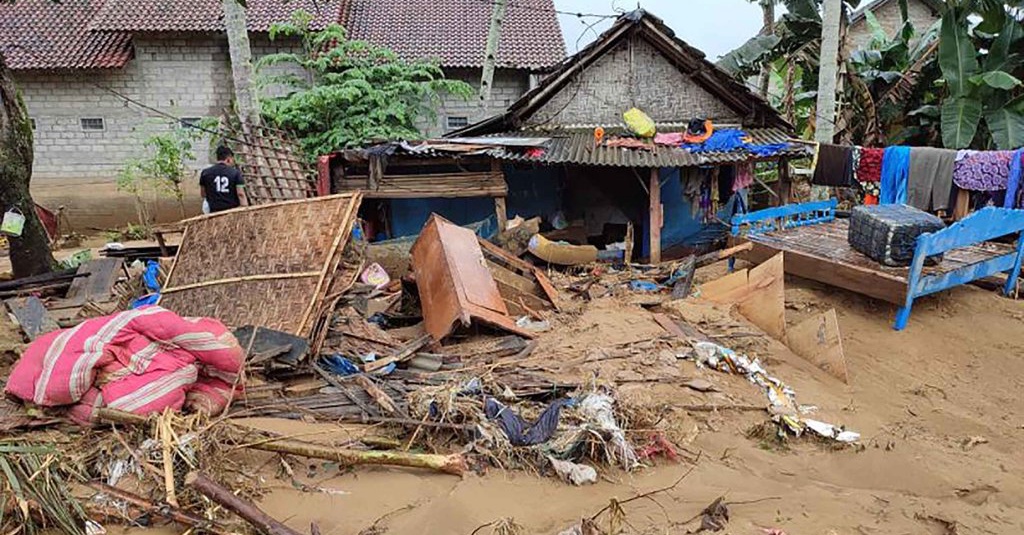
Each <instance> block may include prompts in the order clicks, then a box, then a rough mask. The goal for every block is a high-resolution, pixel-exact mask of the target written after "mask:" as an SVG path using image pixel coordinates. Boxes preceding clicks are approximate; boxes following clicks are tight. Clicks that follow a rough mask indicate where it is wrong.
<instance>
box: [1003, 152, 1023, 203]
mask: <svg viewBox="0 0 1024 535" xmlns="http://www.w3.org/2000/svg"><path fill="white" fill-rule="evenodd" d="M1021 160H1024V149H1017V150H1016V151H1014V153H1013V159H1012V160H1010V180H1009V181H1008V182H1007V184H1006V198H1005V199H1004V200H1003V208H1016V207H1017V193H1018V192H1019V191H1020V181H1021V179H1022V178H1024V176H1022V175H1024V162H1022V161H1021Z"/></svg>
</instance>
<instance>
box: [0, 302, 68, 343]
mask: <svg viewBox="0 0 1024 535" xmlns="http://www.w3.org/2000/svg"><path fill="white" fill-rule="evenodd" d="M4 304H6V305H7V310H9V311H10V312H11V314H12V315H13V316H14V319H15V321H16V322H17V323H18V325H20V326H21V330H22V331H24V332H25V336H27V337H28V339H29V340H35V339H36V338H39V337H40V336H41V335H44V334H46V333H48V332H52V331H56V330H57V329H60V325H57V321H56V320H54V319H53V318H52V317H51V316H50V314H49V312H48V311H47V310H46V307H45V306H43V302H42V301H40V300H39V298H38V297H35V296H31V297H18V298H14V299H8V300H6V301H4Z"/></svg>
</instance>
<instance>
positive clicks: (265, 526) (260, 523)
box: [185, 472, 299, 535]
mask: <svg viewBox="0 0 1024 535" xmlns="http://www.w3.org/2000/svg"><path fill="white" fill-rule="evenodd" d="M185 484H186V485H188V486H189V487H192V489H194V490H195V491H196V492H198V493H200V494H202V495H203V496H206V497H207V498H209V499H210V500H212V501H213V502H214V503H216V504H218V505H220V506H222V507H224V508H225V509H227V510H229V511H231V512H232V513H235V514H236V515H238V516H239V517H241V518H242V519H243V520H245V521H246V522H248V523H249V524H251V525H252V526H253V527H255V528H256V529H258V530H260V531H261V532H263V533H265V534H266V535H299V532H298V531H295V530H293V529H291V528H289V527H288V526H286V525H284V524H282V523H281V522H278V521H277V520H275V519H273V518H271V517H270V515H268V514H266V513H264V512H263V511H262V510H261V509H260V508H259V507H256V505H255V504H254V503H252V502H250V501H248V500H245V499H243V498H241V497H239V496H235V494H234V493H233V492H231V490H230V489H227V488H224V487H223V486H221V484H220V483H217V482H216V481H214V480H212V479H210V478H209V477H207V476H206V475H204V474H202V473H200V472H191V473H189V474H188V476H186V477H185Z"/></svg>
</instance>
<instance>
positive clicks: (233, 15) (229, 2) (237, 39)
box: [221, 0, 260, 125]
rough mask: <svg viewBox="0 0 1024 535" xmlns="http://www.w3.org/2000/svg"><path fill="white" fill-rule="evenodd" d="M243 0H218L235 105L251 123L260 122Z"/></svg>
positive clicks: (242, 117)
mask: <svg viewBox="0 0 1024 535" xmlns="http://www.w3.org/2000/svg"><path fill="white" fill-rule="evenodd" d="M241 2H242V0H221V7H222V9H223V10H224V30H225V32H226V33H227V36H228V52H229V54H230V57H231V80H232V84H233V85H234V88H235V106H237V109H238V117H239V118H240V119H241V120H242V121H243V122H245V123H248V124H250V125H258V124H259V122H260V110H259V101H258V99H257V96H256V86H255V84H254V83H253V79H252V78H253V77H252V49H251V48H250V46H249V30H248V28H247V27H246V22H245V6H244V5H243V4H242V3H241Z"/></svg>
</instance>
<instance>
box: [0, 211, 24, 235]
mask: <svg viewBox="0 0 1024 535" xmlns="http://www.w3.org/2000/svg"><path fill="white" fill-rule="evenodd" d="M24 229H25V215H24V214H22V213H21V210H20V209H18V207H17V206H15V207H14V208H11V209H10V210H8V211H7V212H6V213H5V214H4V219H3V222H2V223H0V233H3V234H6V235H7V236H15V237H17V236H21V231H22V230H24Z"/></svg>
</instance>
